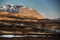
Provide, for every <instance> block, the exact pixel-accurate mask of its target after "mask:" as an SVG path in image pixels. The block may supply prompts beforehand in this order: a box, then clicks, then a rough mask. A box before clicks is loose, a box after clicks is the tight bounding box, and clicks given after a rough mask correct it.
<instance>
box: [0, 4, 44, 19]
mask: <svg viewBox="0 0 60 40" xmlns="http://www.w3.org/2000/svg"><path fill="white" fill-rule="evenodd" d="M0 14H6V15H7V16H8V15H10V16H19V17H27V18H35V19H45V17H44V16H42V15H41V14H39V13H38V12H37V11H36V10H34V9H32V8H29V7H25V6H20V5H10V4H6V5H4V6H2V7H0Z"/></svg>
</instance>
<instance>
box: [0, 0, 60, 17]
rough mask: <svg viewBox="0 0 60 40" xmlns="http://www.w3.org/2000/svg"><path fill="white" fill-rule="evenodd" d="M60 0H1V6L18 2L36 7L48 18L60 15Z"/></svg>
mask: <svg viewBox="0 0 60 40" xmlns="http://www.w3.org/2000/svg"><path fill="white" fill-rule="evenodd" d="M59 2H60V1H59V0H0V6H2V5H4V4H14V5H15V4H18V5H24V6H27V7H30V8H33V9H35V10H36V11H38V12H39V13H40V14H42V15H43V16H45V17H47V18H56V17H60V12H59V10H60V8H59V7H60V3H59Z"/></svg>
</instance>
